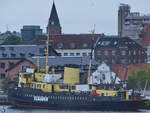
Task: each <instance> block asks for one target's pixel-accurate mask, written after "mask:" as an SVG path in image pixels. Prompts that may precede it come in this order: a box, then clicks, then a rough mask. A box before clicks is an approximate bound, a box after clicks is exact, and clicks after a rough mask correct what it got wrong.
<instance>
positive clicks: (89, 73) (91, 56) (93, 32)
mask: <svg viewBox="0 0 150 113" xmlns="http://www.w3.org/2000/svg"><path fill="white" fill-rule="evenodd" d="M91 33H92V37H91V55H90V61H89V69H88V83H89V84H90V76H91V73H92V72H91V67H92V58H93V43H94V42H93V41H94V34H95V25H94V29H93V30H91ZM92 84H93V78H92Z"/></svg>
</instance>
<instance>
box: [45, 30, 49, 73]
mask: <svg viewBox="0 0 150 113" xmlns="http://www.w3.org/2000/svg"><path fill="white" fill-rule="evenodd" d="M48 50H49V30H48V33H47V41H46V69H45V71H46V72H45V73H46V74H48V72H49V66H48V53H49V51H48Z"/></svg>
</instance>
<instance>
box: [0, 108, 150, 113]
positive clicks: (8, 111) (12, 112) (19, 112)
mask: <svg viewBox="0 0 150 113" xmlns="http://www.w3.org/2000/svg"><path fill="white" fill-rule="evenodd" d="M2 110H5V112H2ZM0 113H118V112H112V111H110V112H107V111H105V112H101V111H69V110H68V111H65V110H46V109H16V108H12V107H11V106H4V107H3V106H0ZM119 113H150V110H140V112H119Z"/></svg>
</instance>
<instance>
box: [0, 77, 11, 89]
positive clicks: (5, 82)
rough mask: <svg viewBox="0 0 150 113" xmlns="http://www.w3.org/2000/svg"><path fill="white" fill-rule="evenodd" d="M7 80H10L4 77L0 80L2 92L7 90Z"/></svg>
mask: <svg viewBox="0 0 150 113" xmlns="http://www.w3.org/2000/svg"><path fill="white" fill-rule="evenodd" d="M9 81H10V79H9V78H5V79H3V81H2V90H3V91H4V92H7V88H8V82H9Z"/></svg>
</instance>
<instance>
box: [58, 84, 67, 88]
mask: <svg viewBox="0 0 150 113" xmlns="http://www.w3.org/2000/svg"><path fill="white" fill-rule="evenodd" d="M59 88H60V89H68V85H66V84H63V85H59Z"/></svg>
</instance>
